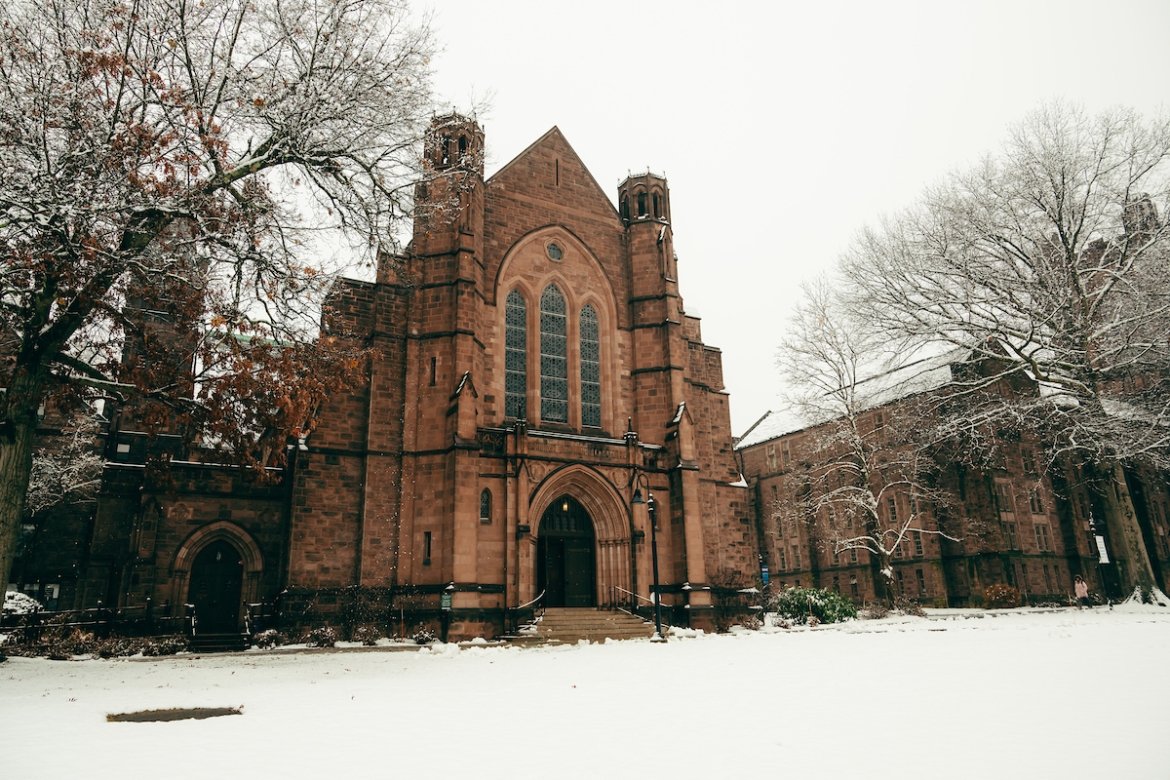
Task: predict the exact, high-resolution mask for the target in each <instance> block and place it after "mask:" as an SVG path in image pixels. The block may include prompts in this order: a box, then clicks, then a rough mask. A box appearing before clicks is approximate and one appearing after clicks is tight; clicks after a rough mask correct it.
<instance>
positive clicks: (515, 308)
mask: <svg viewBox="0 0 1170 780" xmlns="http://www.w3.org/2000/svg"><path fill="white" fill-rule="evenodd" d="M527 393H528V305H527V304H526V303H525V302H524V296H523V295H521V294H520V292H519V290H513V291H512V292H510V293H508V300H507V304H506V306H505V310H504V416H505V417H514V418H516V419H520V418H522V417H524V416H525V413H526V411H527V410H526V403H525V399H526V397H527Z"/></svg>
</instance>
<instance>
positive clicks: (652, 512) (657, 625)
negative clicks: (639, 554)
mask: <svg viewBox="0 0 1170 780" xmlns="http://www.w3.org/2000/svg"><path fill="white" fill-rule="evenodd" d="M630 503H631V504H632V505H634V506H637V505H638V504H641V503H643V501H642V491H641V489H640V488H634V497H633V498H631V499H630ZM645 504H646V512H647V514H648V515H649V516H650V565H651V567H652V572H653V574H654V591H653V592H654V636H653V637H651V639H650V641H651V642H665V641H666V637H664V636H663V635H662V593H661V592H660V591H659V589H658V504H657V502H655V501H654V494H653V493H651V492H650V486H649V485H647V486H646V501H645Z"/></svg>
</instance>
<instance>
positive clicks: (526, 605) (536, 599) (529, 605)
mask: <svg viewBox="0 0 1170 780" xmlns="http://www.w3.org/2000/svg"><path fill="white" fill-rule="evenodd" d="M544 594H545V591H543V590H542V591H541V592H540V595H539V596H537V597H536V598H534V599H533V600H532V601H529V602H528V603H527V604H521V605H520V606H518V607H512V609H528V608H529V607H531V606H532V605H533V604H535V603H536V602H538V601H540V600H541V599H542V598H544Z"/></svg>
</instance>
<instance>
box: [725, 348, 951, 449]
mask: <svg viewBox="0 0 1170 780" xmlns="http://www.w3.org/2000/svg"><path fill="white" fill-rule="evenodd" d="M967 354H968V353H967V352H966V351H965V350H958V349H952V350H947V351H945V352H941V353H938V354H935V355H930V356H927V357H922V358H917V359H915V360H910V361H908V362H904V363H902V364H900V365H897V366H894V367H892V368H889V367H887V368H884V369H882V370H879V371H875V373H873V374H872V375H870V376H869V377H867V378H865V379H862V380H861V381H859V382H858V383H857V386H856V391H857V395H858V399H859V400H860V402H861V408H862V409H863V410H864V409H876V408H877V407H879V406H885V405H887V404H890V403H893V402H894V401H898V400H901V399H903V398H909V397H910V396H912V395H917V394H918V393H925V392H928V391H930V390H937V389H939V388H940V387H943V386H945V385H947V384H949V383H950V382H951V381H952V379H953V378H954V377H953V374H952V370H951V367H952V366H953V365H954V364H955V363H958V362H961V361H962V360H963V359H964V358H965V357H966V356H967ZM829 419H832V418H831V417H823V418H816V417H813V416H810V415H809V414H806V413H803V412H801V411H799V410H798V409H796V408H795V407H792V406H789V407H785V408H782V409H779V410H777V411H770V412H768V413H767V414H765V415H764V416H763V417H761V418H760V419H759V420H757V421H756V422H755V424H754V425H752V426H751V427H750V428H748V429H747V431H745V432H744V434H743V435H742V436H740V437H739V439H738V440H737V441H736V443H735V448H736V449H737V450H741V449H744V448H745V447H751V446H753V445H756V444H761V443H763V442H765V441H768V440H770V439H777V438H779V437H781V436H787V435H788V434H790V433H796V432H797V431H800V430H804V429H805V428H809V427H812V426H814V425H820V424H821V423H824V422H828V420H829Z"/></svg>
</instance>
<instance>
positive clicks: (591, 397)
mask: <svg viewBox="0 0 1170 780" xmlns="http://www.w3.org/2000/svg"><path fill="white" fill-rule="evenodd" d="M581 425H582V426H587V427H591V428H600V427H601V342H600V340H599V337H598V328H597V311H596V310H595V309H594V308H593V307H592V306H588V305H586V306H585V307H584V308H583V309H581Z"/></svg>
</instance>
